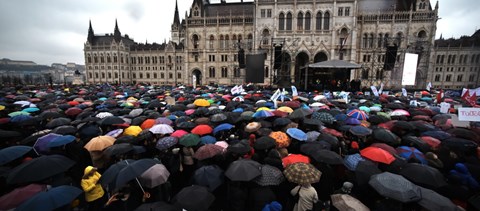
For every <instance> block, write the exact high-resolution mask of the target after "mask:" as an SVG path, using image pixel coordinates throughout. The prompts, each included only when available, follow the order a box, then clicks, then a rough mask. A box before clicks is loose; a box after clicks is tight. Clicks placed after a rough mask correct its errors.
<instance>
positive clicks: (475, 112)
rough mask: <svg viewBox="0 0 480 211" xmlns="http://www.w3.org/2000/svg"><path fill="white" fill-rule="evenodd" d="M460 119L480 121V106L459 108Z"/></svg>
mask: <svg viewBox="0 0 480 211" xmlns="http://www.w3.org/2000/svg"><path fill="white" fill-rule="evenodd" d="M458 119H459V120H460V121H475V122H479V121H480V108H458Z"/></svg>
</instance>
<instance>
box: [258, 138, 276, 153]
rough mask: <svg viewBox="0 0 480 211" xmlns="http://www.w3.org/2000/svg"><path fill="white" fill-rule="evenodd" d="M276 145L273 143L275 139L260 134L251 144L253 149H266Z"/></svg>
mask: <svg viewBox="0 0 480 211" xmlns="http://www.w3.org/2000/svg"><path fill="white" fill-rule="evenodd" d="M275 146H276V144H275V139H273V138H272V137H270V136H262V137H260V138H258V139H257V140H255V143H254V144H253V148H254V149H255V150H266V149H272V148H274V147H275Z"/></svg>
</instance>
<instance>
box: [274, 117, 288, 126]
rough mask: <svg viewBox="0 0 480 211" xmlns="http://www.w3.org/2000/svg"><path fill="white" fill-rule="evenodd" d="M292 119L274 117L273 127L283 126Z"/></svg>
mask: <svg viewBox="0 0 480 211" xmlns="http://www.w3.org/2000/svg"><path fill="white" fill-rule="evenodd" d="M291 122H292V120H290V119H287V118H276V119H275V120H273V126H275V127H284V126H287V125H288V124H290V123H291Z"/></svg>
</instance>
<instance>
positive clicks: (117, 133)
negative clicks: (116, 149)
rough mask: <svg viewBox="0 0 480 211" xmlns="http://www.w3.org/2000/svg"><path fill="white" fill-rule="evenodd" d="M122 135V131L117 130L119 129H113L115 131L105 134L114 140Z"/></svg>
mask: <svg viewBox="0 0 480 211" xmlns="http://www.w3.org/2000/svg"><path fill="white" fill-rule="evenodd" d="M122 133H123V129H121V128H119V129H115V130H112V131H110V132H108V133H107V134H105V135H106V136H111V137H114V138H117V137H118V136H119V135H121V134H122Z"/></svg>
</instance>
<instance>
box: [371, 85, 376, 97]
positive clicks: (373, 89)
mask: <svg viewBox="0 0 480 211" xmlns="http://www.w3.org/2000/svg"><path fill="white" fill-rule="evenodd" d="M370 89H372V92H373V95H375V96H376V97H378V90H377V87H375V86H371V87H370Z"/></svg>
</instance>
